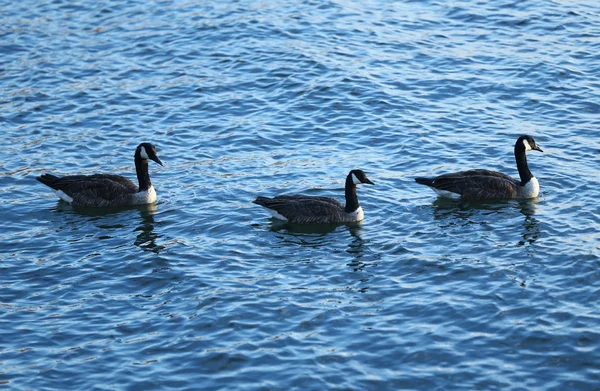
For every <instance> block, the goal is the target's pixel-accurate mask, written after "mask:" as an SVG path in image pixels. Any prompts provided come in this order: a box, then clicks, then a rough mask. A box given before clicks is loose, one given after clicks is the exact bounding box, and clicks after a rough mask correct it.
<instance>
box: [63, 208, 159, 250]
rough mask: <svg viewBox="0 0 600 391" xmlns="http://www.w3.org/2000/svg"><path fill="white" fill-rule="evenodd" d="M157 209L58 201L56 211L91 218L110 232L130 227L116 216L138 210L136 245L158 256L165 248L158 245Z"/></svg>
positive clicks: (135, 229)
mask: <svg viewBox="0 0 600 391" xmlns="http://www.w3.org/2000/svg"><path fill="white" fill-rule="evenodd" d="M156 209H157V205H156V204H155V203H154V204H146V205H134V206H123V207H110V208H86V207H73V206H72V205H70V204H68V203H66V202H64V201H58V202H57V205H56V210H57V211H59V212H64V213H68V214H73V215H79V216H87V217H90V218H91V219H90V221H93V222H95V224H97V225H98V227H100V228H103V229H110V230H113V229H124V228H126V227H127V226H128V224H126V223H124V222H123V218H113V217H114V216H116V215H118V214H127V213H129V212H132V211H135V210H137V211H138V212H139V215H140V222H139V224H137V225H136V227H135V228H134V230H133V231H134V232H139V233H138V234H137V236H136V239H135V241H134V245H136V246H138V247H140V248H141V249H143V250H146V251H152V252H154V253H157V254H158V253H160V252H161V251H162V250H163V249H164V248H165V246H162V245H158V244H157V243H156V242H157V241H158V239H159V235H158V234H157V233H156V232H154V215H155V214H156ZM98 223H100V224H98ZM109 237H112V236H105V238H109Z"/></svg>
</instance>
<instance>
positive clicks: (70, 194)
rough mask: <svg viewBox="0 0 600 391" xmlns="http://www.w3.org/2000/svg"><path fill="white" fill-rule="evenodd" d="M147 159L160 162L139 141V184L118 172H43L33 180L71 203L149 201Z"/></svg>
mask: <svg viewBox="0 0 600 391" xmlns="http://www.w3.org/2000/svg"><path fill="white" fill-rule="evenodd" d="M148 159H150V160H153V161H155V162H156V163H158V164H160V165H161V166H162V165H163V164H162V162H161V161H160V159H159V158H158V156H157V155H156V148H155V147H154V145H152V144H150V143H141V144H140V145H138V147H137V148H136V150H135V155H134V161H135V171H136V173H137V178H138V182H139V187H138V186H136V185H135V183H133V182H132V181H130V180H129V179H127V178H125V177H122V176H120V175H110V174H95V175H69V176H64V177H62V178H59V177H57V176H54V175H52V174H44V175H42V176H39V177H37V178H36V179H37V180H38V181H40V182H42V183H43V184H44V185H46V186H48V187H50V188H52V189H54V192H55V193H56V195H57V196H58V197H59V198H60V199H61V200H64V201H66V202H68V203H70V204H72V205H73V206H87V207H106V206H128V205H143V204H151V203H153V202H154V201H156V191H155V190H154V187H153V186H152V183H151V182H150V175H148Z"/></svg>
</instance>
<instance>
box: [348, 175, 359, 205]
mask: <svg viewBox="0 0 600 391" xmlns="http://www.w3.org/2000/svg"><path fill="white" fill-rule="evenodd" d="M359 206H360V205H358V198H357V197H356V185H355V184H354V181H353V180H352V175H351V174H348V176H347V177H346V207H345V208H344V210H345V211H346V213H352V212H354V211H355V210H356V209H358V207H359Z"/></svg>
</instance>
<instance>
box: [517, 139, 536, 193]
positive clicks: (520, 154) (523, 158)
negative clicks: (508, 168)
mask: <svg viewBox="0 0 600 391" xmlns="http://www.w3.org/2000/svg"><path fill="white" fill-rule="evenodd" d="M515 160H516V161H517V169H518V170H519V177H520V178H521V186H525V185H526V184H527V182H529V181H530V180H531V178H533V174H532V173H531V171H529V167H528V166H527V155H526V153H525V146H524V145H523V144H522V143H517V144H516V145H515Z"/></svg>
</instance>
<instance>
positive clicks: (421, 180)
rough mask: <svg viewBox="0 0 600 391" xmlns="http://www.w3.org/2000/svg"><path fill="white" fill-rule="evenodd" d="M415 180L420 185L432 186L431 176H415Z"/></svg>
mask: <svg viewBox="0 0 600 391" xmlns="http://www.w3.org/2000/svg"><path fill="white" fill-rule="evenodd" d="M415 182H417V183H418V184H420V185H425V186H433V182H434V179H433V178H424V177H418V178H415Z"/></svg>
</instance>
